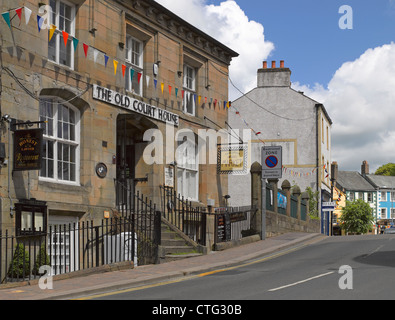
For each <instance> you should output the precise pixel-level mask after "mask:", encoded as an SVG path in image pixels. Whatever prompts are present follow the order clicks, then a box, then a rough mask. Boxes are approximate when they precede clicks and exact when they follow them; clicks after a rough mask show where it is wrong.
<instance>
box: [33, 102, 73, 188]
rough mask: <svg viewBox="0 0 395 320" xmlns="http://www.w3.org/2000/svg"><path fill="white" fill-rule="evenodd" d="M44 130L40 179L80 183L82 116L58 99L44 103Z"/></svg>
mask: <svg viewBox="0 0 395 320" xmlns="http://www.w3.org/2000/svg"><path fill="white" fill-rule="evenodd" d="M40 121H46V123H44V124H41V127H42V128H43V129H44V141H43V157H42V168H41V171H40V179H41V180H48V181H53V182H62V183H72V184H77V183H79V146H80V130H79V123H80V112H79V111H78V109H76V108H74V107H72V106H70V105H67V104H65V103H62V102H61V100H58V99H43V100H41V101H40Z"/></svg>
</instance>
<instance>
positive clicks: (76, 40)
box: [73, 38, 79, 52]
mask: <svg viewBox="0 0 395 320" xmlns="http://www.w3.org/2000/svg"><path fill="white" fill-rule="evenodd" d="M78 42H79V40H78V39H77V38H73V46H74V52H75V51H76V50H77V46H78Z"/></svg>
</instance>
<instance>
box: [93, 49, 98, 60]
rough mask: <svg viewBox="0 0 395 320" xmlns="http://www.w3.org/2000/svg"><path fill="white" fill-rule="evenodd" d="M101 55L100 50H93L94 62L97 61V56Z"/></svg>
mask: <svg viewBox="0 0 395 320" xmlns="http://www.w3.org/2000/svg"><path fill="white" fill-rule="evenodd" d="M98 55H99V50H96V49H94V50H93V61H94V62H96V61H97V56H98Z"/></svg>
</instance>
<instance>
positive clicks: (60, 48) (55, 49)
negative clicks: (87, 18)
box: [48, 0, 75, 69]
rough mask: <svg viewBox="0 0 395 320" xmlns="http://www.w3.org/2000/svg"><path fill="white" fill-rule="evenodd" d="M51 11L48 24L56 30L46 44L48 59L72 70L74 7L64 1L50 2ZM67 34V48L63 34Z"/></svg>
mask: <svg viewBox="0 0 395 320" xmlns="http://www.w3.org/2000/svg"><path fill="white" fill-rule="evenodd" d="M49 5H50V6H51V9H52V14H51V15H50V20H51V21H50V24H53V25H55V26H56V30H55V32H54V34H53V36H52V38H51V41H49V43H48V58H49V59H50V60H52V61H54V62H56V63H58V64H62V65H65V66H68V67H70V68H71V69H73V68H74V48H73V44H72V38H73V37H74V36H75V5H73V4H71V3H68V2H66V1H60V0H50V1H49ZM62 31H65V32H67V33H68V34H69V37H68V40H67V46H66V45H65V43H64V39H63V33H62Z"/></svg>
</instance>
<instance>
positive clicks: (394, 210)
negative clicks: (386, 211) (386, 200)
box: [391, 208, 395, 219]
mask: <svg viewBox="0 0 395 320" xmlns="http://www.w3.org/2000/svg"><path fill="white" fill-rule="evenodd" d="M391 219H395V208H391Z"/></svg>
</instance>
